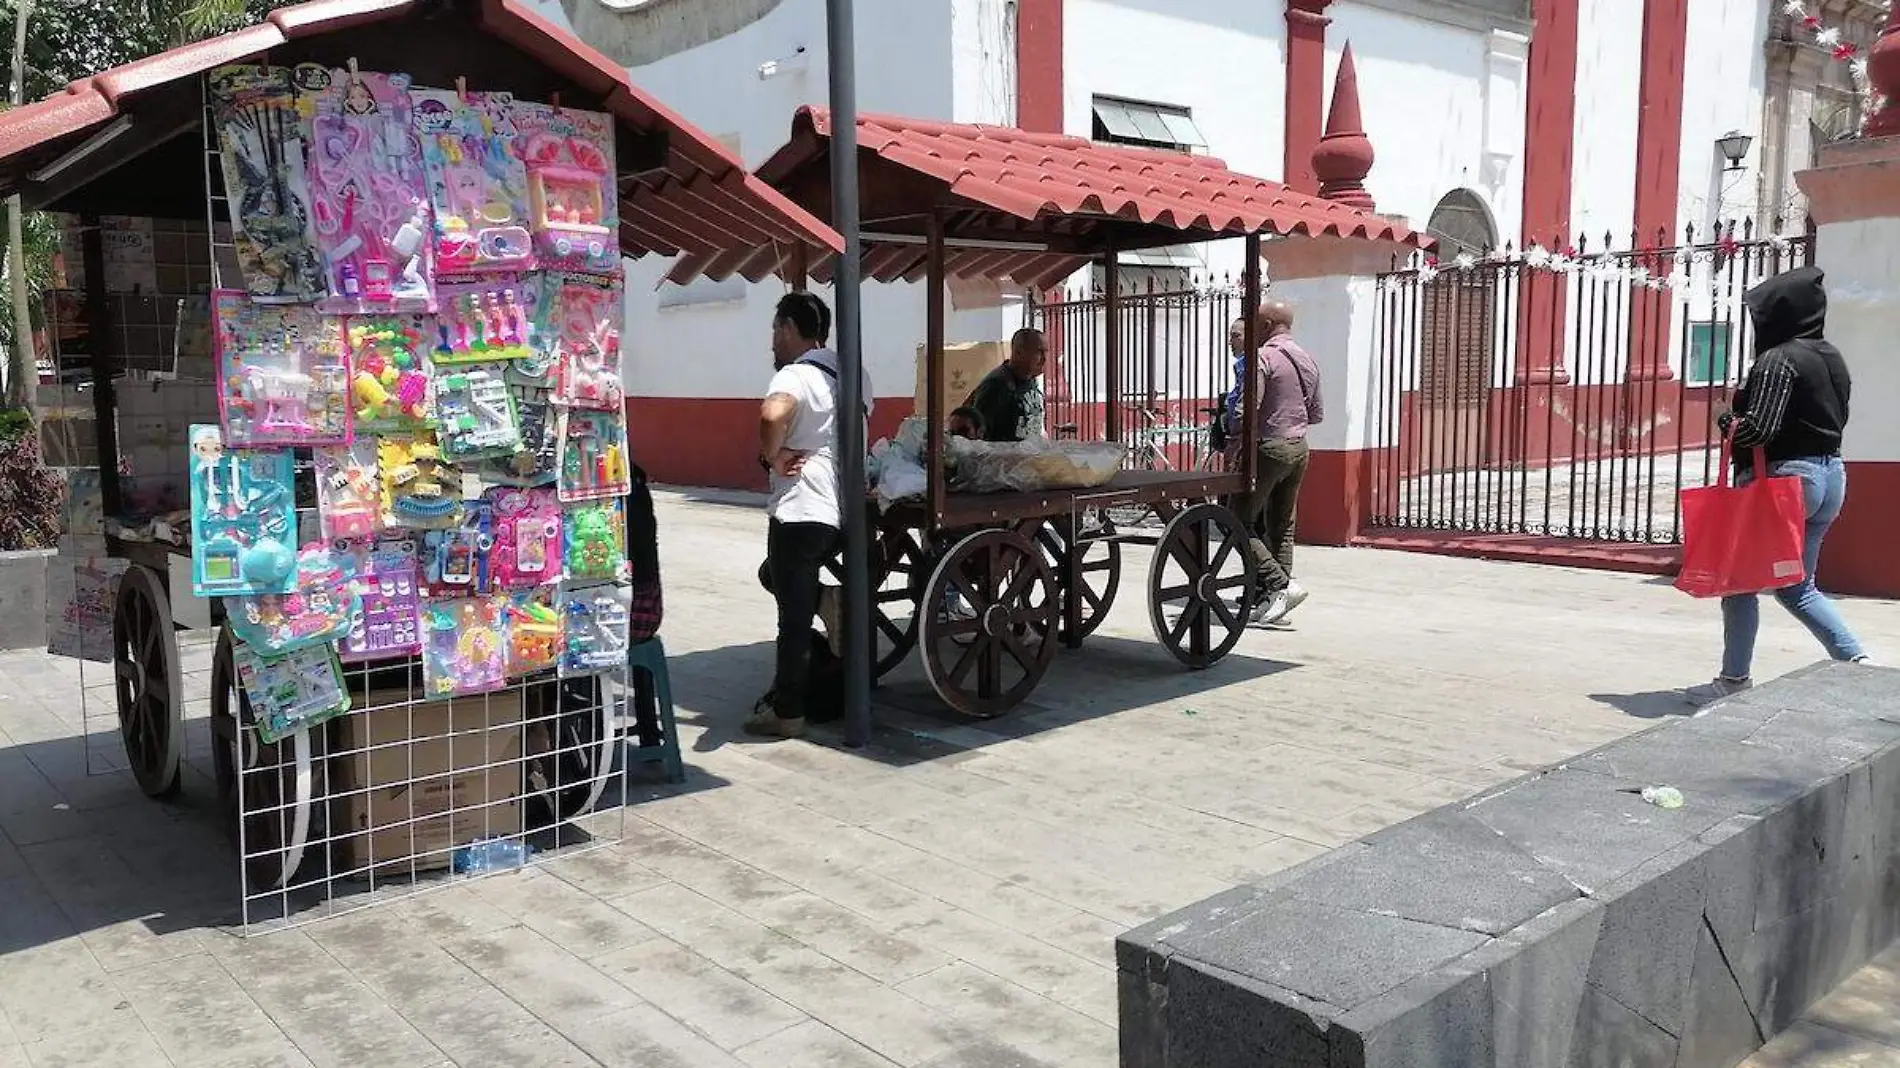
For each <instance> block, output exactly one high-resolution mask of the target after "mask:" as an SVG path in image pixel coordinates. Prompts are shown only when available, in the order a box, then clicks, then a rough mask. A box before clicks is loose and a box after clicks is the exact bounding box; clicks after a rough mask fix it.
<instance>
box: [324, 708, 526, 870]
mask: <svg viewBox="0 0 1900 1068" xmlns="http://www.w3.org/2000/svg"><path fill="white" fill-rule="evenodd" d="M407 697H408V695H407V694H406V693H404V692H402V691H395V692H386V691H376V692H373V693H371V694H370V695H369V699H368V700H367V701H364V702H361V706H362V707H365V708H367V709H368V711H364V712H354V713H351V714H349V715H347V716H345V717H343V719H342V720H340V721H339V727H338V730H337V733H336V735H335V737H337V738H338V739H339V750H338V752H339V755H338V756H335V757H332V758H331V762H330V773H331V775H332V776H333V778H334V779H335V781H336V783H337V792H339V793H342V794H343V796H342V797H341V798H340V799H339V801H338V803H337V806H336V809H337V811H336V812H335V813H334V814H333V815H334V816H335V817H336V818H338V820H339V823H338V825H337V830H336V833H337V834H338V835H347V837H341V838H339V839H338V841H337V843H336V854H335V856H336V862H337V863H339V864H341V865H342V866H343V868H344V870H346V871H348V872H350V873H351V874H352V875H354V876H357V877H359V878H362V877H367V876H368V874H369V872H370V870H371V869H372V868H375V869H378V870H388V869H398V870H401V871H405V872H406V871H408V870H410V864H411V861H412V860H413V862H414V870H416V871H429V870H436V869H441V868H446V867H448V866H449V865H450V863H451V861H452V860H453V857H454V851H455V849H456V847H458V846H463V845H467V844H468V843H469V842H472V841H474V840H475V839H477V838H486V837H496V836H502V835H513V834H519V833H521V779H522V716H521V691H520V690H518V689H517V690H503V691H501V692H499V693H491V694H476V695H473V696H470V697H458V698H454V699H453V700H449V701H430V702H426V703H417V704H414V705H409V704H404V703H403V702H404V701H405V700H406V699H407Z"/></svg>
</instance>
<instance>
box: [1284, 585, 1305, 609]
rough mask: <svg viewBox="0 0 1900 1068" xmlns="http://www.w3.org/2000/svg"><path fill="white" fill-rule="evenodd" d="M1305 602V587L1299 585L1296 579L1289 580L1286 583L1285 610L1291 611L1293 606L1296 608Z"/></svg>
mask: <svg viewBox="0 0 1900 1068" xmlns="http://www.w3.org/2000/svg"><path fill="white" fill-rule="evenodd" d="M1305 603H1306V587H1305V586H1302V585H1300V584H1299V582H1298V581H1297V580H1289V581H1288V582H1287V584H1286V610H1287V612H1288V613H1291V612H1292V611H1293V610H1294V609H1295V608H1298V607H1299V606H1301V605H1303V604H1305Z"/></svg>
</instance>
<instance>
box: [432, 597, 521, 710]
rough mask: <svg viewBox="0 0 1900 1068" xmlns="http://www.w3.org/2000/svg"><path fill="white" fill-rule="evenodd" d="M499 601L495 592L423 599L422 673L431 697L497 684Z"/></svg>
mask: <svg viewBox="0 0 1900 1068" xmlns="http://www.w3.org/2000/svg"><path fill="white" fill-rule="evenodd" d="M503 603H504V601H503V599H502V598H498V597H461V598H456V599H454V600H448V601H425V602H423V604H422V623H423V644H422V677H423V688H424V689H425V690H426V691H427V692H428V695H429V696H430V697H450V696H454V695H457V694H465V693H484V692H486V691H489V690H497V689H500V688H501V686H502V683H503V682H504V681H505V678H506V671H505V670H504V665H503V662H502V660H503V657H502V605H503Z"/></svg>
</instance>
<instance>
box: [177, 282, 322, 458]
mask: <svg viewBox="0 0 1900 1068" xmlns="http://www.w3.org/2000/svg"><path fill="white" fill-rule="evenodd" d="M211 306H212V314H213V317H214V319H215V320H216V324H217V326H216V332H215V335H214V336H215V338H216V343H217V350H218V362H217V375H218V407H219V412H220V417H221V418H222V420H223V422H224V431H225V433H224V438H225V442H226V444H228V445H230V446H231V447H232V448H234V449H244V448H255V447H257V446H259V445H341V444H345V443H347V442H348V441H349V440H350V436H351V432H352V429H353V428H352V420H351V407H350V398H349V383H350V361H349V354H348V352H347V351H346V350H345V347H344V344H343V333H342V331H341V330H339V329H338V327H337V324H336V321H335V320H333V319H326V318H324V317H323V316H321V315H319V314H317V312H316V311H315V310H314V309H312V308H307V307H301V306H288V305H263V304H256V303H253V302H252V301H251V300H250V299H249V298H247V297H246V296H245V295H244V294H242V293H239V292H237V291H236V290H228V289H227V290H219V291H218V292H217V293H215V294H213V295H212V302H211Z"/></svg>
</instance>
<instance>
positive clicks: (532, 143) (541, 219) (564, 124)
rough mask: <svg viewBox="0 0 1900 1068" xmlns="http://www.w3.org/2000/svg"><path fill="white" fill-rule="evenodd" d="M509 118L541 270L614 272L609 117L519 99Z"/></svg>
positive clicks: (616, 227)
mask: <svg viewBox="0 0 1900 1068" xmlns="http://www.w3.org/2000/svg"><path fill="white" fill-rule="evenodd" d="M513 114H514V121H515V137H516V144H517V145H518V147H519V150H520V153H521V160H522V162H523V163H525V164H526V165H527V167H528V211H529V218H530V225H531V227H532V228H533V230H534V240H535V252H536V255H537V256H538V258H539V260H540V263H541V266H543V267H551V268H566V269H568V270H575V271H589V272H592V273H595V274H616V273H618V272H619V270H620V214H619V205H618V203H617V202H616V196H615V190H614V120H613V117H612V116H611V115H602V114H600V113H598V112H593V111H575V110H574V109H572V108H562V107H558V106H554V105H550V104H535V103H529V102H526V101H521V100H517V101H515V103H514V109H513Z"/></svg>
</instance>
